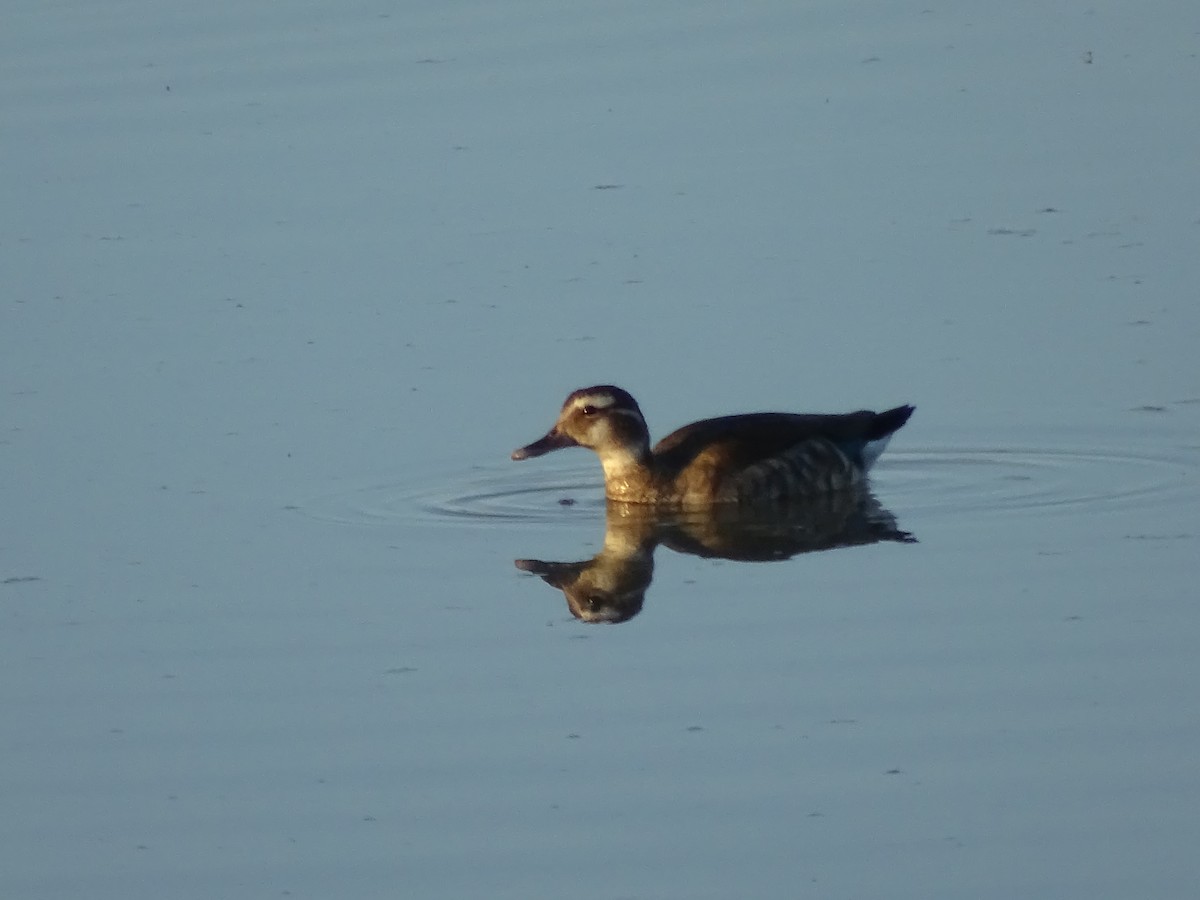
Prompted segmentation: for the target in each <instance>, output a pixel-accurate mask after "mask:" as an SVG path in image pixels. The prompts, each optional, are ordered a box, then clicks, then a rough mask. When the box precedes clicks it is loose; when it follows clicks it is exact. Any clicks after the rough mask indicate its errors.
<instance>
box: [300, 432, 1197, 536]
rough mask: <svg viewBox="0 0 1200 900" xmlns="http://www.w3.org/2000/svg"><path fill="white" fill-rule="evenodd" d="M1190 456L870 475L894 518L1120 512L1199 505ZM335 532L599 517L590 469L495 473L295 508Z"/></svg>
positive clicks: (380, 489) (916, 457)
mask: <svg viewBox="0 0 1200 900" xmlns="http://www.w3.org/2000/svg"><path fill="white" fill-rule="evenodd" d="M1196 463H1197V454H1196V453H1192V452H1186V451H1179V452H1178V454H1176V455H1173V456H1172V455H1160V456H1152V455H1147V454H1134V453H1116V452H1112V453H1106V452H1094V451H1082V450H1072V449H1038V448H986V447H939V448H932V449H926V450H919V449H918V450H896V451H893V452H890V453H889V454H888V455H887V456H886V457H885V458H884V460H883V461H881V463H880V465H879V466H878V468H877V469H876V470H875V472H874V473H873V478H872V484H873V486H874V488H875V493H876V494H877V495H878V496H879V498H880V500H881V501H882V502H883V503H884V504H885V505H887V506H888V507H890V508H892V509H893V510H894V511H896V512H897V513H899V514H908V513H914V512H925V513H930V514H933V515H940V516H957V515H960V514H970V515H972V516H975V515H988V514H1012V513H1027V512H1033V511H1037V512H1038V513H1039V514H1054V513H1056V512H1057V513H1070V512H1072V511H1076V510H1080V509H1084V508H1086V509H1095V510H1097V511H1099V510H1103V509H1108V510H1113V509H1122V508H1132V507H1145V506H1150V505H1154V504H1157V503H1174V502H1186V503H1195V502H1196V501H1197V499H1200V477H1198V474H1197V473H1198V469H1197V464H1196ZM299 509H300V510H301V511H302V512H304V513H305V514H307V515H310V516H312V517H314V518H318V519H323V520H326V521H334V522H340V523H344V524H382V523H387V522H397V521H409V522H413V521H417V522H422V523H425V524H436V523H450V524H453V523H457V524H478V525H489V524H490V525H496V524H501V523H506V524H521V523H530V524H536V523H547V522H556V523H563V524H565V523H569V522H571V521H578V522H586V521H595V520H596V519H598V518H601V517H602V516H603V514H604V491H603V484H602V482H601V479H600V471H599V467H598V466H597V465H596V464H595V461H594V460H591V459H586V460H585V461H583V462H581V463H580V464H578V465H576V466H573V467H569V468H566V467H555V468H548V467H545V466H543V467H540V468H539V467H532V466H511V465H505V464H497V465H496V466H495V467H494V468H483V469H478V470H476V471H474V472H472V473H469V474H465V475H464V474H459V475H456V474H454V473H450V474H447V475H445V476H443V477H441V478H430V479H426V480H423V481H421V482H419V483H414V482H411V481H397V482H392V483H385V484H375V485H367V486H363V487H360V488H357V489H353V490H350V491H345V492H342V493H338V494H334V495H330V496H326V497H320V498H316V499H314V500H311V501H309V502H307V503H302V504H299Z"/></svg>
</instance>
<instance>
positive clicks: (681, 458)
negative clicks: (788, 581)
mask: <svg viewBox="0 0 1200 900" xmlns="http://www.w3.org/2000/svg"><path fill="white" fill-rule="evenodd" d="M912 412H913V407H912V406H897V407H896V408H895V409H889V410H887V411H886V412H879V413H876V412H870V411H867V410H861V411H859V412H852V413H841V414H834V415H826V414H799V413H749V414H746V415H736V416H722V417H720V418H716V419H704V420H702V421H700V422H693V423H692V424H691V425H685V426H684V427H683V428H680V429H679V430H678V431H673V432H672V433H671V434H669V435H667V436H666V437H665V438H663V439H662V440H661V441H659V442H658V443H657V444H656V445H655V446H654V448H653V449H651V448H650V431H649V429H648V428H647V427H646V420H645V418H644V417H643V416H642V411H641V409H639V408H638V405H637V401H636V400H634V399H633V397H632V396H630V394H629V393H628V392H627V391H623V390H621V388H619V387H613V386H612V385H608V384H605V385H597V386H596V387H589V388H581V389H580V390H577V391H574V392H572V393H571V395H570V396H568V397H567V399H566V402H565V403H563V406H562V411H561V412H560V413H559V414H558V421H557V422H555V423H554V427H553V428H551V429H550V430H549V431H548V432H547V433H546V435H545V436H544V437H542V438H540V439H538V440H536V441H534V442H533V443H532V444H528V445H527V446H525V447H521V448H519V449H517V450H514V451H513V454H512V458H513V459H529V458H531V457H534V456H541V455H542V454H544V453H549V452H550V451H551V450H559V449H562V448H563V447H576V446H578V447H588V448H590V449H592V450H595V451H596V454H597V455H598V456H599V457H600V464H601V465H602V466H603V467H604V493H605V495H606V496H607V497H608V499H609V500H616V501H621V502H625V503H647V504H655V505H674V506H706V505H709V504H713V503H754V502H759V501H771V502H778V501H787V500H789V499H793V498H803V497H805V496H811V495H813V494H817V493H821V492H824V491H836V490H846V489H849V488H854V487H857V486H861V485H862V484H864V483H865V481H866V473H867V470H868V469H870V468H871V466H872V465H873V464H874V462H875V460H877V459H878V458H879V455H880V454H881V453H882V452H883V449H884V447H886V446H887V443H888V441H889V440H890V439H891V437H892V435H893V434H894V433H895V432H896V430H897V429H899V428H900V426H902V425H903V424H904V423H905V422H907V421H908V417H909V416H911V415H912Z"/></svg>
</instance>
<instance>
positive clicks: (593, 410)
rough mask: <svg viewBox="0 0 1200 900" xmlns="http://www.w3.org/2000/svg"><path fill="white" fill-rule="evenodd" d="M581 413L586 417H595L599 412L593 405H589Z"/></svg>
mask: <svg viewBox="0 0 1200 900" xmlns="http://www.w3.org/2000/svg"><path fill="white" fill-rule="evenodd" d="M579 411H580V412H581V413H583V414H584V415H585V416H594V415H595V414H596V413H597V412H598V411H599V410H598V409H597V408H596V407H595V406H592V404H590V403H589V404H587V405H586V406H584V407H583V408H582V409H581V410H579Z"/></svg>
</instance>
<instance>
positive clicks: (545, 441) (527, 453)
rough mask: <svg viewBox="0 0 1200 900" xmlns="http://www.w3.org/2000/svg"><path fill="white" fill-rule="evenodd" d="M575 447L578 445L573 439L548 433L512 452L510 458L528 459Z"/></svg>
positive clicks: (554, 432) (551, 432) (553, 432)
mask: <svg viewBox="0 0 1200 900" xmlns="http://www.w3.org/2000/svg"><path fill="white" fill-rule="evenodd" d="M576 446H578V445H577V444H576V442H575V440H574V439H573V438H569V437H567V436H566V435H565V434H559V433H558V432H557V431H549V432H547V433H546V436H545V437H543V438H539V439H538V440H536V441H534V442H533V443H532V444H526V445H525V446H524V447H520V448H518V449H516V450H514V451H513V453H512V458H513V459H530V458H532V457H534V456H541V455H542V454H543V453H549V452H550V451H551V450H561V449H562V448H563V447H576Z"/></svg>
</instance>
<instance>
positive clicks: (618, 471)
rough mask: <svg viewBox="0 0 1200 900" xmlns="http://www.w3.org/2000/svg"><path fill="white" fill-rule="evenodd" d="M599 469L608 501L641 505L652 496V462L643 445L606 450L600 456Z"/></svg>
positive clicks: (647, 450) (653, 487)
mask: <svg viewBox="0 0 1200 900" xmlns="http://www.w3.org/2000/svg"><path fill="white" fill-rule="evenodd" d="M600 465H602V466H603V467H604V493H605V494H606V495H607V496H608V498H609V499H610V500H630V501H634V502H639V501H642V502H644V501H645V500H646V499H647V498H648V497H652V496H653V495H654V493H655V484H654V459H653V457H652V456H651V454H650V448H649V447H648V446H646V445H645V444H632V445H624V446H619V447H610V448H607V449H606V450H605V452H604V453H602V454H600Z"/></svg>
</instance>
